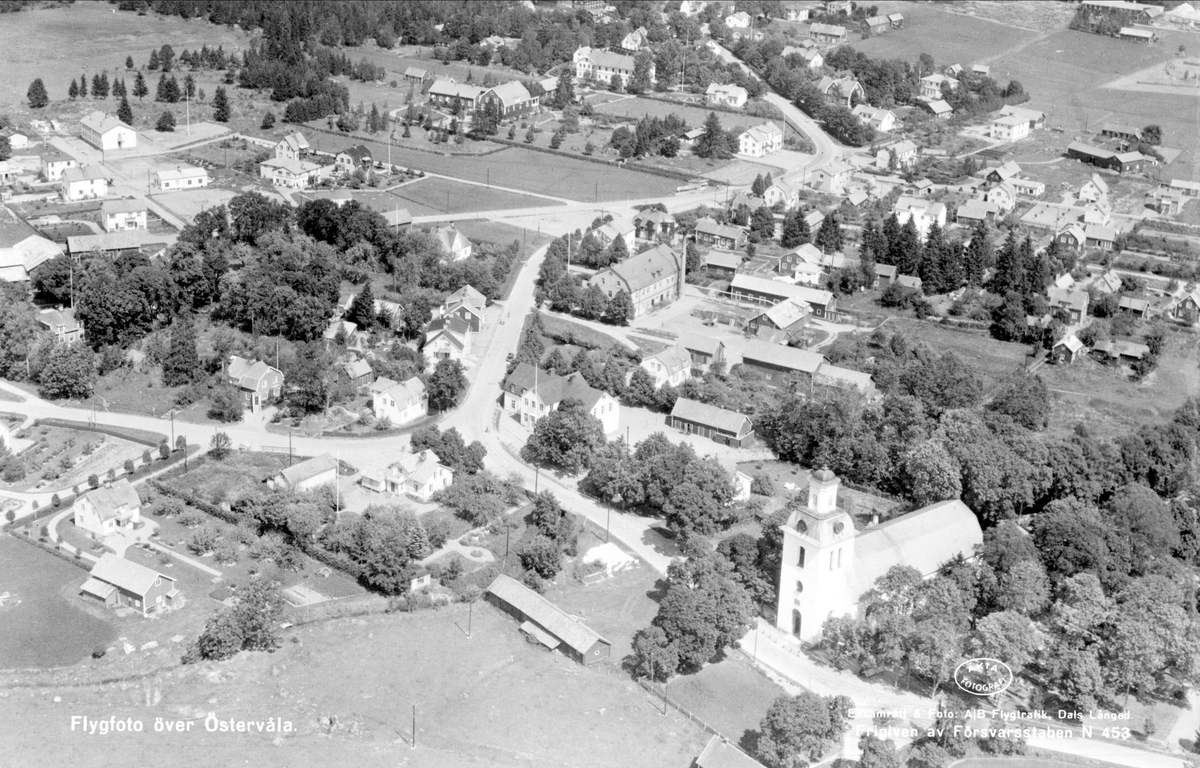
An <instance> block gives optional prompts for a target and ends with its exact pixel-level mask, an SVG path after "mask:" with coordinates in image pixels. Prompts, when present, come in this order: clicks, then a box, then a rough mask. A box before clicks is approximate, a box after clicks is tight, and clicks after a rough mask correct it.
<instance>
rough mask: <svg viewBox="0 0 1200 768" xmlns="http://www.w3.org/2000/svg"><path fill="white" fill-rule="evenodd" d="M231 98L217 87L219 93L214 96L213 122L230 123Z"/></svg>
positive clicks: (222, 89)
mask: <svg viewBox="0 0 1200 768" xmlns="http://www.w3.org/2000/svg"><path fill="white" fill-rule="evenodd" d="M229 115H230V112H229V96H228V95H227V94H226V93H225V89H224V88H222V87H221V86H219V85H218V86H217V92H216V94H215V95H214V96H213V120H216V121H217V122H218V123H228V122H229Z"/></svg>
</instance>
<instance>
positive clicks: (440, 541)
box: [425, 520, 450, 549]
mask: <svg viewBox="0 0 1200 768" xmlns="http://www.w3.org/2000/svg"><path fill="white" fill-rule="evenodd" d="M425 536H426V538H428V539H429V546H430V547H432V548H433V549H441V548H442V547H444V546H446V540H447V539H449V538H450V524H449V523H448V522H446V521H445V520H434V521H433V522H432V523H430V524H429V525H427V526H426V527H425Z"/></svg>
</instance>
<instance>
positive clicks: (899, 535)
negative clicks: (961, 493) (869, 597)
mask: <svg viewBox="0 0 1200 768" xmlns="http://www.w3.org/2000/svg"><path fill="white" fill-rule="evenodd" d="M982 543H983V531H982V530H981V529H980V527H979V520H978V519H977V518H976V517H975V513H974V512H972V511H971V509H970V507H968V506H967V505H966V504H963V503H962V501H960V500H958V499H953V500H951V501H940V502H938V503H937V504H931V505H929V506H928V507H923V508H921V509H918V510H917V511H916V512H910V513H909V514H907V515H901V516H900V517H897V518H893V519H891V520H888V521H887V522H886V523H882V524H881V525H877V526H874V527H872V528H867V529H866V530H864V531H861V532H859V534H858V536H857V537H856V539H855V542H854V561H855V569H854V572H853V574H852V575H851V577H850V578H851V584H850V588H851V594H852V595H854V596H855V598H857V597H858V596H860V595H862V594H863V593H864V592H866V591H867V590H869V589H871V588H872V587H874V586H875V580H876V579H878V578H879V577H880V576H882V575H884V574H885V573H887V571H888V569H889V568H891V567H892V566H893V565H909V566H912V567H913V568H916V569H917V570H918V571H920V572H921V575H922V576H929V575H931V574H933V573H936V572H937V569H938V568H939V567H940V566H941V565H942V563H944V562H946V561H947V560H951V559H953V558H954V557H955V555H958V554H959V553H961V554H963V555H964V556H965V557H971V556H973V555H974V553H975V546H976V545H977V544H982Z"/></svg>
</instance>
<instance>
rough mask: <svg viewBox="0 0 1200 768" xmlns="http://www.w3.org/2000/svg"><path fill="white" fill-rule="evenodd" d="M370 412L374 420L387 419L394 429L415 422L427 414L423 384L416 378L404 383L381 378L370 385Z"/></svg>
mask: <svg viewBox="0 0 1200 768" xmlns="http://www.w3.org/2000/svg"><path fill="white" fill-rule="evenodd" d="M371 410H372V411H373V412H374V414H375V418H376V419H379V420H380V421H383V420H384V419H387V420H388V421H389V422H390V423H391V424H392V426H394V427H396V426H400V425H401V424H407V423H408V422H410V421H415V420H416V419H419V418H421V417H422V416H424V415H426V414H427V413H429V395H428V393H427V392H426V391H425V384H424V383H422V381H421V380H420V379H418V378H417V377H416V376H413V377H412V378H410V379H407V380H405V381H392V380H391V379H389V378H387V377H386V376H384V377H381V378H379V379H377V380H376V381H375V383H374V384H372V385H371Z"/></svg>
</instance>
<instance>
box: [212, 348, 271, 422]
mask: <svg viewBox="0 0 1200 768" xmlns="http://www.w3.org/2000/svg"><path fill="white" fill-rule="evenodd" d="M225 376H226V380H227V381H228V382H229V383H230V384H232V385H233V386H235V387H237V388H238V390H239V391H240V392H241V393H242V402H243V403H244V404H245V405H246V407H247V408H249V409H250V410H251V412H253V413H258V412H259V410H261V409H262V407H263V405H265V404H266V403H268V402H269V401H271V400H272V399H274V398H277V397H279V394H280V392H282V391H283V372H282V371H280V370H279V369H278V368H272V367H271V366H269V365H267V364H266V363H264V362H263V361H261V360H248V359H246V358H244V357H238V356H237V355H231V356H230V358H229V366H228V367H227V368H226V370H225Z"/></svg>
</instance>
